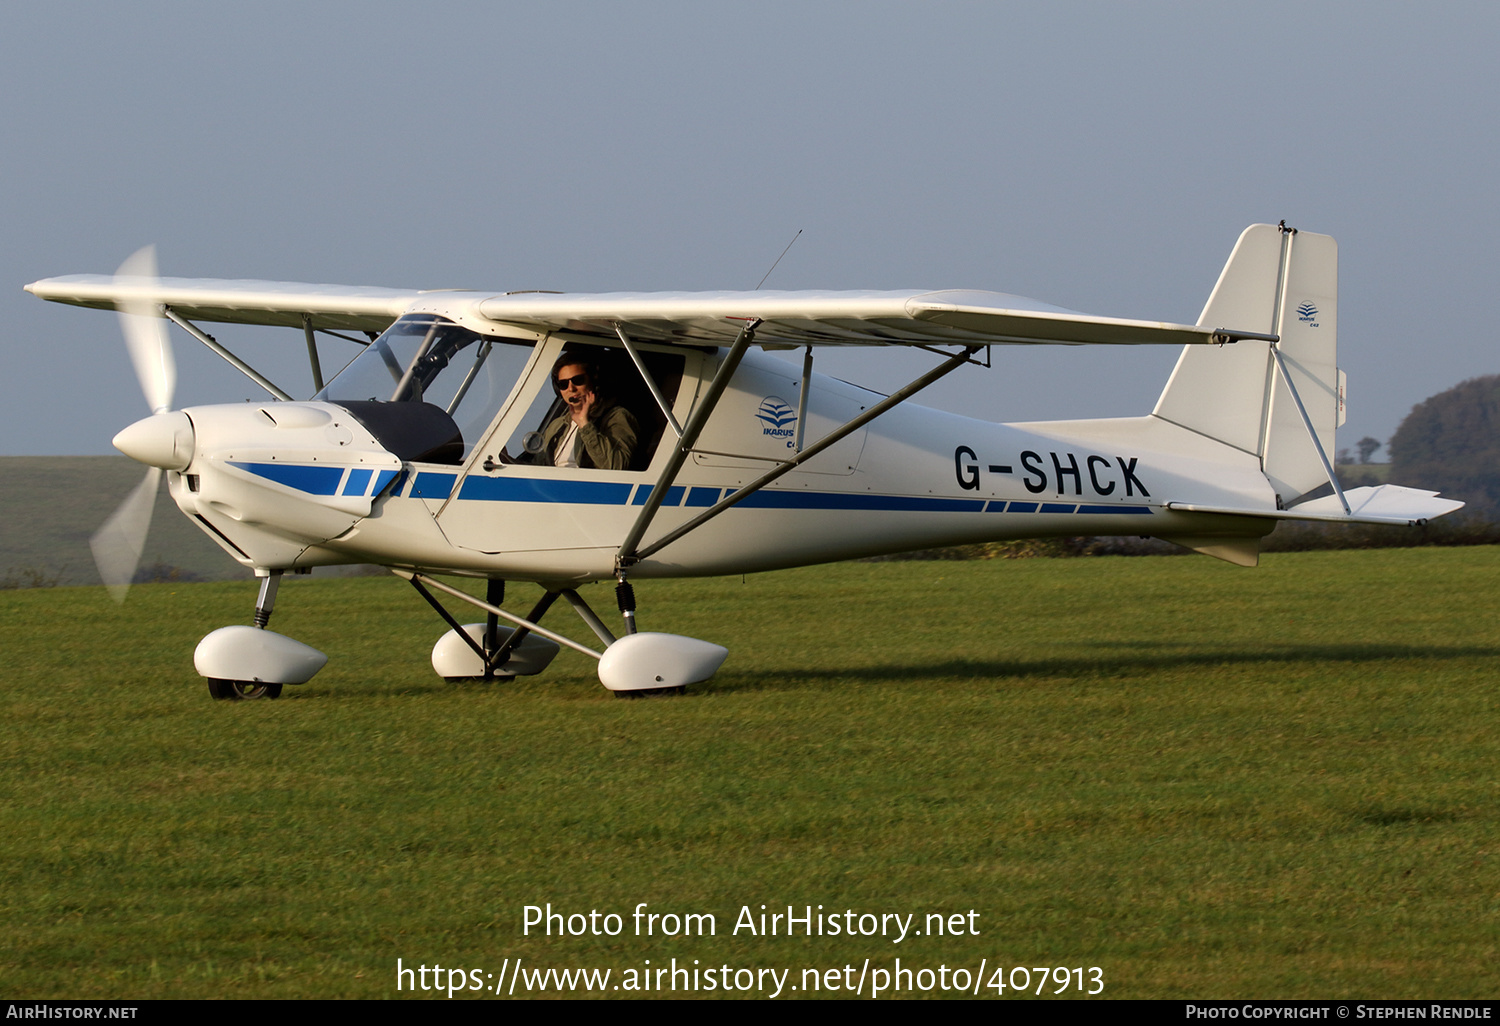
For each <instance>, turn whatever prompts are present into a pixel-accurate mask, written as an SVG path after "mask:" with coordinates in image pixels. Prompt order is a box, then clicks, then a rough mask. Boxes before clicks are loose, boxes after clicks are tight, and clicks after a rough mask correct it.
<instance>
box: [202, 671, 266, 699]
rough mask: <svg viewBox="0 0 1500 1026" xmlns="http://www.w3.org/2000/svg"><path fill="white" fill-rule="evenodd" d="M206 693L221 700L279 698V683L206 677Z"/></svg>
mask: <svg viewBox="0 0 1500 1026" xmlns="http://www.w3.org/2000/svg"><path fill="white" fill-rule="evenodd" d="M208 693H209V694H210V695H212V696H213V697H214V698H215V699H218V700H219V701H221V702H238V701H241V700H250V699H256V698H280V697H281V685H280V684H262V683H257V682H256V681H249V680H222V679H220V678H218V677H210V678H208Z"/></svg>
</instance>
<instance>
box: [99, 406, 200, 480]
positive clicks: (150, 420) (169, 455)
mask: <svg viewBox="0 0 1500 1026" xmlns="http://www.w3.org/2000/svg"><path fill="white" fill-rule="evenodd" d="M114 445H115V448H116V449H119V450H120V451H121V452H123V453H124V454H125V455H126V456H129V457H130V458H131V459H133V460H135V461H136V462H137V463H144V464H146V466H148V467H160V468H162V469H163V470H186V469H187V465H188V464H189V463H191V462H193V422H192V421H191V420H189V419H188V415H187V414H186V413H182V412H180V411H179V412H176V413H153V414H152V415H151V416H149V417H147V418H146V419H145V420H138V421H136V422H135V423H134V424H132V425H130V426H129V427H128V428H126V429H125V430H124V431H121V432H120V433H119V434H118V435H115V439H114Z"/></svg>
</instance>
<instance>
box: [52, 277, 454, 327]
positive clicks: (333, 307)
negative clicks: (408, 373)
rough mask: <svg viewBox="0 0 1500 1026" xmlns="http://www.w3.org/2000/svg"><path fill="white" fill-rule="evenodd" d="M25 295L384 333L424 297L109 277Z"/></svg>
mask: <svg viewBox="0 0 1500 1026" xmlns="http://www.w3.org/2000/svg"><path fill="white" fill-rule="evenodd" d="M26 291H27V292H30V293H31V294H32V295H34V296H39V297H41V298H42V299H49V300H52V301H53V302H55V303H70V304H72V305H74V306H87V307H93V308H94V309H98V310H118V309H120V306H121V305H122V304H125V303H129V302H131V301H132V300H134V301H135V302H137V303H139V302H143V301H144V302H146V303H162V304H165V305H167V306H170V307H171V308H172V309H173V310H174V311H176V312H177V313H178V314H180V315H182V316H183V317H186V318H187V319H188V320H193V321H218V322H220V323H229V324H270V325H281V326H285V327H294V328H300V327H302V326H303V317H304V315H305V316H308V317H311V318H312V326H313V327H315V328H345V329H350V330H354V331H384V330H385V329H386V327H387V326H388V325H389V324H390V323H391V322H392V321H394V320H395V319H396V318H397V317H400V316H401V315H402V314H403V313H405V312H406V309H407V307H409V306H411V305H412V303H414V302H416V301H417V300H418V299H419V298H421V297H422V296H423V295H424V294H426V293H423V292H421V291H418V290H416V289H388V288H379V287H375V286H361V285H310V284H304V283H302V282H290V281H250V280H230V279H221V278H159V279H139V280H131V279H130V278H127V277H115V276H114V275H108V274H70V275H66V276H64V277H61V278H44V279H43V280H41V281H36V282H32V283H31V284H30V285H27V286H26Z"/></svg>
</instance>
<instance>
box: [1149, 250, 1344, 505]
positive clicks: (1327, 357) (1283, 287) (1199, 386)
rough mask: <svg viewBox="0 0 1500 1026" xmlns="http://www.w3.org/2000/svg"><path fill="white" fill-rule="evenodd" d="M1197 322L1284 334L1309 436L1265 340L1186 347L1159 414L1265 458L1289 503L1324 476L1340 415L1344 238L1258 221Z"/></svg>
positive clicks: (1265, 466) (1285, 355) (1273, 482)
mask: <svg viewBox="0 0 1500 1026" xmlns="http://www.w3.org/2000/svg"><path fill="white" fill-rule="evenodd" d="M1198 324H1199V325H1200V326H1203V327H1212V328H1226V329H1230V330H1234V331H1250V332H1258V333H1262V334H1269V335H1277V336H1280V338H1281V341H1280V343H1279V344H1278V349H1279V350H1280V353H1281V357H1282V361H1283V362H1284V364H1285V366H1286V372H1287V375H1289V376H1290V378H1291V382H1292V384H1293V385H1294V386H1295V389H1296V394H1297V396H1299V397H1300V398H1301V400H1302V404H1303V407H1304V408H1305V410H1306V413H1307V420H1308V421H1309V422H1311V425H1312V433H1311V434H1310V433H1309V432H1308V427H1307V423H1306V422H1304V420H1303V418H1302V413H1301V412H1299V411H1298V409H1297V403H1296V400H1295V399H1294V397H1293V394H1292V390H1291V389H1289V388H1288V387H1287V381H1286V378H1285V377H1284V376H1283V375H1282V373H1281V371H1280V370H1279V368H1278V366H1277V361H1276V360H1275V359H1274V357H1273V355H1272V353H1271V345H1270V343H1266V342H1255V341H1248V340H1247V341H1240V342H1236V343H1233V344H1231V345H1225V346H1185V347H1184V348H1183V353H1182V355H1181V356H1180V357H1179V358H1178V360H1177V366H1176V368H1175V369H1174V370H1173V371H1172V377H1171V378H1170V379H1169V380H1168V381H1167V387H1166V388H1165V389H1164V390H1163V391H1162V394H1161V398H1160V399H1159V400H1157V403H1156V409H1155V410H1154V411H1153V413H1154V414H1155V415H1156V416H1158V417H1161V418H1162V419H1164V420H1169V421H1171V422H1172V423H1174V424H1179V425H1181V426H1182V427H1185V428H1188V429H1189V430H1192V431H1196V432H1198V433H1200V434H1203V435H1207V436H1208V437H1210V438H1213V439H1216V440H1218V441H1220V442H1223V443H1224V444H1226V445H1232V446H1234V447H1235V448H1236V449H1242V450H1244V451H1245V452H1248V453H1252V454H1254V455H1255V456H1258V457H1259V458H1260V461H1261V467H1262V469H1263V470H1264V471H1265V474H1266V477H1267V478H1268V479H1269V480H1270V482H1271V485H1272V487H1273V488H1274V489H1275V490H1276V494H1277V495H1279V496H1280V497H1281V499H1282V502H1283V503H1284V504H1285V505H1291V504H1293V503H1294V502H1295V501H1296V500H1297V499H1298V498H1299V497H1301V496H1303V495H1305V494H1306V493H1308V492H1310V491H1312V490H1314V489H1316V488H1318V487H1319V486H1321V485H1323V484H1324V483H1326V482H1327V480H1328V475H1327V472H1326V471H1325V470H1324V466H1323V459H1322V458H1321V457H1320V456H1319V453H1318V445H1319V444H1321V446H1322V448H1323V452H1324V454H1326V455H1331V454H1332V453H1333V452H1334V445H1333V435H1334V429H1335V428H1336V427H1337V426H1338V422H1339V415H1340V408H1339V406H1340V402H1339V399H1340V387H1339V373H1338V369H1337V367H1336V365H1335V364H1336V359H1337V324H1338V244H1337V243H1336V242H1334V240H1333V239H1332V238H1331V237H1329V236H1327V235H1315V234H1313V233H1311V232H1298V231H1293V230H1289V229H1283V228H1279V227H1277V226H1275V225H1269V224H1256V225H1251V226H1250V227H1249V228H1246V229H1245V231H1244V233H1243V234H1242V235H1241V236H1240V238H1239V242H1237V243H1236V244H1235V247H1234V252H1232V253H1231V254H1230V256H1229V262H1228V263H1227V264H1225V265H1224V270H1223V272H1222V273H1221V274H1220V275H1219V281H1218V284H1216V285H1215V286H1214V290H1213V292H1212V294H1210V296H1209V297H1208V303H1207V305H1206V306H1204V308H1203V313H1202V315H1201V316H1200V317H1199V318H1198ZM1314 435H1315V436H1316V438H1317V443H1315V442H1314V440H1313V437H1314Z"/></svg>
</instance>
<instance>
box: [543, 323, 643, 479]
mask: <svg viewBox="0 0 1500 1026" xmlns="http://www.w3.org/2000/svg"><path fill="white" fill-rule="evenodd" d="M599 378H600V374H599V366H598V364H597V363H596V362H595V361H594V360H593V359H591V358H590V357H588V356H585V355H583V354H581V353H578V352H568V351H564V352H563V354H562V355H561V356H559V357H558V358H557V362H556V363H554V364H553V365H552V387H553V389H554V390H555V391H556V392H557V394H558V396H559V397H561V399H562V400H563V406H562V408H561V409H560V410H558V411H557V412H556V413H555V414H554V415H553V416H552V418H551V419H550V420H548V421H547V423H546V425H545V426H544V427H543V428H542V447H541V452H540V453H538V454H537V455H536V457H534V458H535V461H536V462H537V463H541V464H544V465H547V466H554V467H579V468H584V469H587V468H596V469H600V470H629V469H630V464H631V460H632V459H634V458H635V450H636V444H637V441H638V439H639V437H640V425H639V424H638V423H637V422H636V419H635V415H634V414H632V413H631V412H630V411H629V410H627V409H626V408H625V407H624V406H622V405H620V404H619V403H617V402H614V401H612V400H611V399H610V398H609V397H608V393H607V389H604V390H603V391H604V394H601V386H602V385H603V384H605V383H603V382H601V381H600V380H599Z"/></svg>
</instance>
